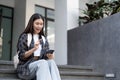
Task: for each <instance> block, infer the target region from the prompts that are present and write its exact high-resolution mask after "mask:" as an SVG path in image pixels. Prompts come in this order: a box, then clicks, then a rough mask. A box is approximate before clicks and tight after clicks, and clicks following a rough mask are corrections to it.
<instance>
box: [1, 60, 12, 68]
mask: <svg viewBox="0 0 120 80" xmlns="http://www.w3.org/2000/svg"><path fill="white" fill-rule="evenodd" d="M13 68H14V65H13V61H5V60H0V69H13Z"/></svg>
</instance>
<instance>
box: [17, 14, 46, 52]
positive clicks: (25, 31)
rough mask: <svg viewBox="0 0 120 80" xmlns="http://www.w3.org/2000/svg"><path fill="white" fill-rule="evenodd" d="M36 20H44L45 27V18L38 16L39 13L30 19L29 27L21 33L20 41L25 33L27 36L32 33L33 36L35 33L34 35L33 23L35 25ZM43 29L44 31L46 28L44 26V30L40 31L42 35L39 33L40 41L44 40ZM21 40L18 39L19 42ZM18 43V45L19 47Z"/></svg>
mask: <svg viewBox="0 0 120 80" xmlns="http://www.w3.org/2000/svg"><path fill="white" fill-rule="evenodd" d="M36 19H42V20H43V25H44V18H43V16H42V15H40V14H38V13H35V14H33V15H32V16H31V17H30V19H29V22H28V24H27V27H26V28H25V30H24V31H23V32H22V33H21V35H20V36H19V39H20V37H21V36H22V34H24V33H25V34H27V33H31V34H32V35H33V33H34V29H33V23H34V21H35V20H36ZM43 29H44V26H43V28H42V30H41V31H40V33H39V39H41V38H42V37H41V35H43V36H45V35H44V31H43ZM19 39H18V40H19ZM18 43H19V41H18ZM18 43H17V47H18ZM17 51H18V50H17Z"/></svg>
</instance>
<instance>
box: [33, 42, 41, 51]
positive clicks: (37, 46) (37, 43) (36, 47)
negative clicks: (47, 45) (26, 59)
mask: <svg viewBox="0 0 120 80" xmlns="http://www.w3.org/2000/svg"><path fill="white" fill-rule="evenodd" d="M39 44H40V41H37V42H35V45H34V48H35V49H38V48H39Z"/></svg>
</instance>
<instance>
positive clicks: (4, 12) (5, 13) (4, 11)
mask: <svg viewBox="0 0 120 80" xmlns="http://www.w3.org/2000/svg"><path fill="white" fill-rule="evenodd" d="M0 10H2V16H6V17H12V9H11V8H7V7H2V6H1V7H0Z"/></svg>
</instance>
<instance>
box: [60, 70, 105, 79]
mask: <svg viewBox="0 0 120 80" xmlns="http://www.w3.org/2000/svg"><path fill="white" fill-rule="evenodd" d="M60 74H61V78H62V79H63V80H64V79H66V80H67V79H68V80H69V79H70V80H75V79H79V80H104V74H103V73H98V72H67V71H60Z"/></svg>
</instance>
